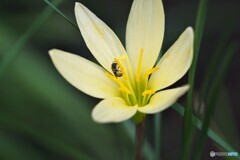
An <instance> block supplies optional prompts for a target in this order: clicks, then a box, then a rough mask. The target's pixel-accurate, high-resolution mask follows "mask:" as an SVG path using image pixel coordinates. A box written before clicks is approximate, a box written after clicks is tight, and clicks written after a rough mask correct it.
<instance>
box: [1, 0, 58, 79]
mask: <svg viewBox="0 0 240 160" xmlns="http://www.w3.org/2000/svg"><path fill="white" fill-rule="evenodd" d="M61 2H62V0H56V1H54V4H55V5H59V4H60V3H61ZM51 13H52V9H51V8H49V7H46V8H45V9H44V10H43V11H42V13H41V14H40V15H39V16H38V17H37V18H36V20H35V21H34V22H33V24H32V25H31V26H30V27H29V28H28V29H27V31H26V32H25V33H24V34H23V35H22V36H21V37H20V38H19V39H18V41H17V42H16V43H15V44H14V45H13V46H12V47H11V49H10V50H9V52H7V53H5V54H4V55H3V58H2V60H1V61H0V77H1V76H2V75H3V73H4V71H5V70H6V69H7V67H8V66H9V65H10V64H11V63H12V62H13V61H14V60H15V58H16V57H17V56H18V55H19V54H20V53H21V52H20V50H21V49H22V48H23V47H24V46H25V45H26V43H27V42H28V41H29V40H30V38H31V37H32V36H33V35H34V33H35V32H37V30H38V29H39V28H40V27H41V25H42V24H43V23H44V22H45V21H46V19H47V18H48V17H49V15H50V14H51Z"/></svg>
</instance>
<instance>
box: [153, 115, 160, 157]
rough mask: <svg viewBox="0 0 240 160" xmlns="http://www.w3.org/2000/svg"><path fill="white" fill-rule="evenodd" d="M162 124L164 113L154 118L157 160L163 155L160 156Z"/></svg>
mask: <svg viewBox="0 0 240 160" xmlns="http://www.w3.org/2000/svg"><path fill="white" fill-rule="evenodd" d="M161 123H162V113H157V114H156V115H155V116H154V128H155V131H154V134H155V137H154V139H155V140H154V142H155V152H156V156H155V159H157V160H160V157H161V154H160V150H161Z"/></svg>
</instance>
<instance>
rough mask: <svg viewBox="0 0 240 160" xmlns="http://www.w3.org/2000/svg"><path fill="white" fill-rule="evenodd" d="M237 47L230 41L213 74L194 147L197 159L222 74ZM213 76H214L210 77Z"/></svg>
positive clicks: (203, 141)
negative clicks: (204, 112)
mask: <svg viewBox="0 0 240 160" xmlns="http://www.w3.org/2000/svg"><path fill="white" fill-rule="evenodd" d="M238 48H239V44H238V43H231V44H230V46H229V47H228V49H227V51H226V54H225V57H223V60H224V61H223V64H222V65H220V67H219V69H218V70H219V72H218V74H217V75H215V83H213V85H212V87H211V89H210V90H209V97H208V100H207V103H206V114H205V116H204V120H203V126H202V130H201V133H200V138H199V141H198V145H197V149H196V152H195V153H196V154H195V155H196V156H195V159H196V160H199V159H200V158H201V152H202V150H203V146H204V143H205V140H206V137H207V132H208V128H209V126H210V122H211V119H212V115H213V113H214V110H215V106H216V100H217V96H218V93H219V89H220V87H221V85H222V83H223V79H224V76H225V74H226V72H227V69H228V68H229V65H230V62H231V60H232V58H233V56H234V54H235V53H236V50H237V49H238ZM212 78H214V77H212Z"/></svg>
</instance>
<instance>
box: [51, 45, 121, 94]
mask: <svg viewBox="0 0 240 160" xmlns="http://www.w3.org/2000/svg"><path fill="white" fill-rule="evenodd" d="M49 54H50V56H51V59H52V61H53V63H54V65H55V67H56V68H57V70H58V71H59V72H60V73H61V75H62V76H63V77H64V78H65V79H66V80H67V81H68V82H69V83H71V84H72V85H73V86H74V87H76V88H78V89H79V90H81V91H83V92H84V93H86V94H88V95H90V96H93V97H97V98H107V97H114V96H119V94H120V91H119V89H118V86H117V85H116V84H115V83H114V82H113V81H111V80H110V79H109V78H108V77H107V76H106V75H105V72H106V71H105V70H104V69H103V68H102V67H100V66H98V65H96V64H95V63H93V62H91V61H88V60H87V59H85V58H82V57H80V56H77V55H74V54H71V53H67V52H64V51H61V50H57V49H52V50H50V51H49Z"/></svg>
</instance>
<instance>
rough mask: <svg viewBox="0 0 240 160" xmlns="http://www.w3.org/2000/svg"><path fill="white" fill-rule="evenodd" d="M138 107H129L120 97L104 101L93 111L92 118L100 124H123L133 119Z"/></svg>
mask: <svg viewBox="0 0 240 160" xmlns="http://www.w3.org/2000/svg"><path fill="white" fill-rule="evenodd" d="M136 111H137V106H128V105H127V104H126V103H125V101H124V100H123V99H121V98H119V97H114V98H109V99H105V100H102V101H101V102H100V103H98V104H97V106H96V107H95V108H94V109H93V111H92V118H93V120H94V121H96V122H99V123H108V122H121V121H125V120H127V119H129V118H131V117H132V116H133V115H134V114H135V113H136Z"/></svg>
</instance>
